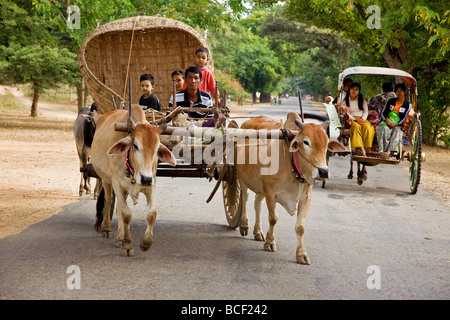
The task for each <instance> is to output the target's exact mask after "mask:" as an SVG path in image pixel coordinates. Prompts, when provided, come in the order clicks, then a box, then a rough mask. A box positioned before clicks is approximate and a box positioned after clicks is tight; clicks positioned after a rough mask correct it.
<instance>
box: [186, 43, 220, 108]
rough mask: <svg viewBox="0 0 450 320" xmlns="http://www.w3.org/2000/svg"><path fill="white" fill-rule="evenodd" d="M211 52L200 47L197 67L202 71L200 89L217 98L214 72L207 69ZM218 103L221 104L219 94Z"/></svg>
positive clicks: (197, 55) (196, 58)
mask: <svg viewBox="0 0 450 320" xmlns="http://www.w3.org/2000/svg"><path fill="white" fill-rule="evenodd" d="M209 59H210V57H209V50H208V49H207V48H205V47H200V48H198V49H197V50H196V51H195V65H196V67H198V68H199V69H200V70H201V71H202V83H201V84H200V87H199V89H200V90H202V91H205V92H208V93H209V94H211V96H212V97H215V96H216V81H214V76H213V74H212V72H211V71H210V70H209V69H208V68H207V67H206V64H207V63H208V61H209ZM186 87H187V86H186V82H185V83H184V86H183V89H186ZM217 98H218V100H219V101H218V102H219V104H220V99H219V94H217Z"/></svg>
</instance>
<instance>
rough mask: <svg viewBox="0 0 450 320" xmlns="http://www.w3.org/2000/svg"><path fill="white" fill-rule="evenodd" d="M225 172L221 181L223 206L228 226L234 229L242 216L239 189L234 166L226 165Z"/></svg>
mask: <svg viewBox="0 0 450 320" xmlns="http://www.w3.org/2000/svg"><path fill="white" fill-rule="evenodd" d="M224 169H225V167H224ZM226 170H227V172H226V173H225V177H224V178H223V180H222V196H223V206H224V208H225V216H226V217H227V221H228V225H229V226H230V227H231V228H233V229H234V228H236V227H237V226H238V225H239V221H240V219H241V214H242V201H241V199H242V198H241V187H240V185H239V181H238V179H237V174H236V166H234V165H227V166H226Z"/></svg>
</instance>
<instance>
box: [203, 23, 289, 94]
mask: <svg viewBox="0 0 450 320" xmlns="http://www.w3.org/2000/svg"><path fill="white" fill-rule="evenodd" d="M247 19H248V18H247ZM247 19H243V20H241V21H238V22H236V23H234V24H232V25H231V27H230V28H227V29H224V30H217V31H213V32H211V34H210V35H211V37H210V38H209V39H208V40H209V41H210V42H211V44H212V47H213V48H214V65H215V67H216V69H219V70H227V72H228V73H230V74H233V75H234V76H235V77H236V79H238V80H239V82H240V83H241V84H242V86H243V87H244V88H245V91H247V92H249V93H252V94H253V100H254V102H256V101H255V99H256V92H261V93H267V92H271V91H272V90H274V89H275V87H276V84H277V83H278V81H279V80H280V79H281V77H282V75H283V73H284V68H283V66H282V64H281V63H280V62H279V59H278V57H277V56H276V54H275V53H274V52H273V51H272V50H271V49H270V47H269V46H268V42H267V41H266V40H265V39H264V38H262V37H260V36H258V35H256V34H254V33H252V32H251V30H250V29H249V28H248V27H246V21H247ZM230 48H233V50H232V51H230Z"/></svg>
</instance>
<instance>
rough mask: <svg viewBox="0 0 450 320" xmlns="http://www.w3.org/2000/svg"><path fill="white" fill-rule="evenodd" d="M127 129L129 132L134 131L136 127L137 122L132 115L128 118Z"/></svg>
mask: <svg viewBox="0 0 450 320" xmlns="http://www.w3.org/2000/svg"><path fill="white" fill-rule="evenodd" d="M127 129H128V132H133V131H134V130H135V129H136V122H134V120H133V119H132V118H131V117H129V118H128V121H127Z"/></svg>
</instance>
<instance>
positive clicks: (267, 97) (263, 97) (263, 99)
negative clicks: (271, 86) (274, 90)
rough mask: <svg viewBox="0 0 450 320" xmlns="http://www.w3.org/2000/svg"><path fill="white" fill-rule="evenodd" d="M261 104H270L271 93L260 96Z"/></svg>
mask: <svg viewBox="0 0 450 320" xmlns="http://www.w3.org/2000/svg"><path fill="white" fill-rule="evenodd" d="M259 102H261V103H265V102H270V92H269V93H261V95H260V96H259Z"/></svg>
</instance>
